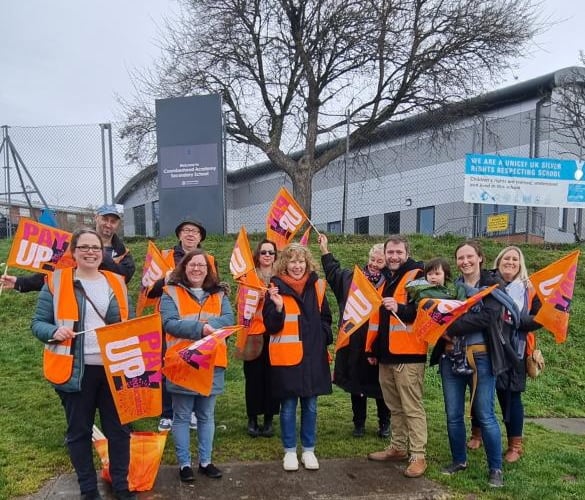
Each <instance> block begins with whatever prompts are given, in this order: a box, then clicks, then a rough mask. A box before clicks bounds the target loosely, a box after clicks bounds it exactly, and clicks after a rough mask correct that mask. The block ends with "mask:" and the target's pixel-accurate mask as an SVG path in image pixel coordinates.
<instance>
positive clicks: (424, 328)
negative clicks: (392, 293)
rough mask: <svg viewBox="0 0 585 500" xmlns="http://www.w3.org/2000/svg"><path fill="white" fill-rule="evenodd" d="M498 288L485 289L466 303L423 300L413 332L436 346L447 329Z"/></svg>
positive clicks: (419, 305) (419, 306)
mask: <svg viewBox="0 0 585 500" xmlns="http://www.w3.org/2000/svg"><path fill="white" fill-rule="evenodd" d="M496 286H497V285H493V286H490V287H488V288H484V289H483V290H480V291H479V292H478V293H476V294H475V295H473V296H471V297H469V298H468V299H467V300H464V301H462V300H451V299H422V300H421V301H420V302H419V303H418V309H417V313H416V320H415V321H414V324H413V325H412V330H413V331H414V332H415V334H416V335H417V336H418V338H419V339H420V340H424V341H425V342H428V343H429V344H431V345H434V344H436V342H437V340H438V339H439V337H440V336H441V335H443V333H444V332H445V330H446V329H447V327H448V326H449V325H450V324H451V323H453V321H455V320H456V319H457V318H458V317H459V316H462V315H463V314H464V313H466V312H467V311H468V310H469V309H470V308H471V307H473V306H474V305H475V304H477V303H478V302H479V301H480V300H481V299H483V298H484V297H485V296H486V295H489V294H490V293H492V291H493V290H494V288H496Z"/></svg>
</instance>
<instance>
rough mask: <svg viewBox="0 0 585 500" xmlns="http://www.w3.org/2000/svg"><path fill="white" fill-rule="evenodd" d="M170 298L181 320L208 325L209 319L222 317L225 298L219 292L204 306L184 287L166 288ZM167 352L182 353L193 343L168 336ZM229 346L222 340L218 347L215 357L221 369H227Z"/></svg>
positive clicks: (209, 297)
mask: <svg viewBox="0 0 585 500" xmlns="http://www.w3.org/2000/svg"><path fill="white" fill-rule="evenodd" d="M165 291H166V293H167V294H168V296H169V297H170V298H171V299H173V302H174V303H175V305H176V306H177V310H178V311H179V316H180V317H181V319H186V320H196V321H200V322H201V323H207V321H208V320H209V318H212V317H218V316H221V302H222V299H223V296H224V293H223V292H217V293H213V294H211V295H209V296H208V297H207V298H206V299H205V302H203V304H199V302H197V301H196V300H195V299H194V297H193V296H192V295H191V294H190V293H189V292H188V291H187V290H186V289H185V288H183V287H181V286H176V285H168V286H166V287H165ZM166 341H167V350H173V351H180V350H181V349H184V348H185V347H188V346H190V345H191V344H192V343H193V340H191V339H182V338H177V337H174V336H173V335H170V334H168V333H167V334H166ZM227 363H228V360H227V346H226V343H225V340H223V339H222V340H221V342H219V344H218V346H217V353H216V355H215V365H216V366H219V367H221V368H227Z"/></svg>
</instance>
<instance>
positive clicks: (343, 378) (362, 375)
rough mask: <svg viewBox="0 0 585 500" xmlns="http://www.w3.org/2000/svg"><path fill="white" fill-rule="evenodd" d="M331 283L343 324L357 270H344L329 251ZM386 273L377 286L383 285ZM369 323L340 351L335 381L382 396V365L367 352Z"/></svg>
mask: <svg viewBox="0 0 585 500" xmlns="http://www.w3.org/2000/svg"><path fill="white" fill-rule="evenodd" d="M321 264H322V265H323V270H324V271H325V277H326V279H327V283H328V284H329V286H330V287H331V290H332V291H333V293H334V294H335V298H336V299H337V304H338V305H339V323H340V324H341V322H342V316H343V311H344V309H345V301H346V300H347V295H348V293H349V287H350V285H351V282H352V280H353V271H350V270H349V269H342V268H341V265H340V264H339V261H338V260H337V259H336V258H335V257H334V256H333V254H331V253H328V254H325V255H323V256H322V257H321ZM383 282H384V277H383V276H382V278H381V280H380V282H379V283H378V284H377V286H382V285H383ZM367 331H368V322H366V323H364V324H363V325H362V326H361V327H359V328H358V329H357V330H356V331H355V332H354V333H352V334H351V336H350V338H349V345H348V346H346V347H343V348H341V349H339V351H337V353H336V355H335V368H334V370H333V382H334V383H335V384H336V385H338V386H339V387H341V388H342V389H344V390H345V391H347V392H349V393H351V394H363V395H365V396H367V397H370V398H376V399H381V398H382V389H381V388H380V381H379V378H378V365H371V364H370V363H368V356H367V355H366V352H365V344H366V336H367Z"/></svg>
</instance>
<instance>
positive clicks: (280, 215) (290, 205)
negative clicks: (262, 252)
mask: <svg viewBox="0 0 585 500" xmlns="http://www.w3.org/2000/svg"><path fill="white" fill-rule="evenodd" d="M307 220H308V217H307V216H306V215H305V212H304V211H303V209H302V208H301V206H300V205H299V204H298V203H297V202H296V200H295V199H294V198H293V196H292V195H291V194H290V193H289V192H288V191H287V190H286V188H284V187H281V188H280V190H279V191H278V193H277V195H276V198H275V199H274V201H273V202H272V205H271V206H270V209H269V210H268V215H267V216H266V237H267V238H268V239H269V240H272V241H274V242H275V243H276V247H277V248H278V250H282V249H283V248H284V247H285V246H286V245H287V244H288V243H290V241H291V240H292V239H293V237H294V235H295V234H296V233H297V232H298V231H299V230H300V229H301V227H302V226H303V224H304V223H305V222H306V221H307Z"/></svg>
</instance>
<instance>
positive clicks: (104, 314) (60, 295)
mask: <svg viewBox="0 0 585 500" xmlns="http://www.w3.org/2000/svg"><path fill="white" fill-rule="evenodd" d="M71 254H72V255H73V258H74V259H75V262H76V267H75V268H67V269H58V270H55V271H54V272H53V274H52V275H50V276H49V277H48V279H47V284H46V285H45V286H44V287H43V289H42V290H41V293H40V295H39V300H38V303H37V307H36V311H35V314H34V318H33V321H32V332H33V334H34V335H35V336H36V337H37V338H38V339H39V340H41V341H42V342H44V343H45V352H44V355H43V362H44V363H43V371H44V374H45V377H46V378H47V379H48V380H49V382H51V383H52V384H53V386H54V387H55V390H56V391H57V394H59V397H60V398H61V402H62V404H63V408H64V409H65V417H66V419H67V447H68V449H69V456H70V457H71V462H72V464H73V467H74V468H75V473H76V474H77V481H78V483H79V488H80V490H81V498H85V499H96V498H101V497H100V494H99V492H98V488H97V477H96V471H95V468H94V464H93V454H92V440H91V437H92V427H93V423H94V419H95V413H96V410H99V412H100V421H101V425H102V427H103V430H104V433H105V435H106V437H107V438H108V445H109V450H110V474H111V477H112V486H113V488H114V496H115V498H119V499H121V498H136V496H135V495H134V494H133V493H130V492H129V491H128V479H127V477H128V463H129V459H130V431H129V429H128V428H127V427H126V426H124V425H122V424H121V423H120V419H119V417H118V412H117V411H116V407H115V405H114V400H113V398H112V393H111V392H110V387H109V385H108V381H107V379H106V374H105V371H104V366H103V361H102V355H101V353H100V348H99V344H98V341H97V335H96V331H95V330H96V328H99V327H102V326H104V325H106V324H111V323H118V322H120V321H124V320H127V319H128V317H129V316H130V315H131V310H130V305H129V302H128V292H127V290H126V284H125V283H124V277H123V276H121V275H119V274H114V273H111V272H109V271H100V270H99V266H100V264H101V263H102V260H103V243H102V240H101V238H100V237H99V235H98V234H97V233H96V232H95V231H93V230H91V229H80V230H78V231H75V233H73V236H72V238H71ZM79 332H81V333H79Z"/></svg>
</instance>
